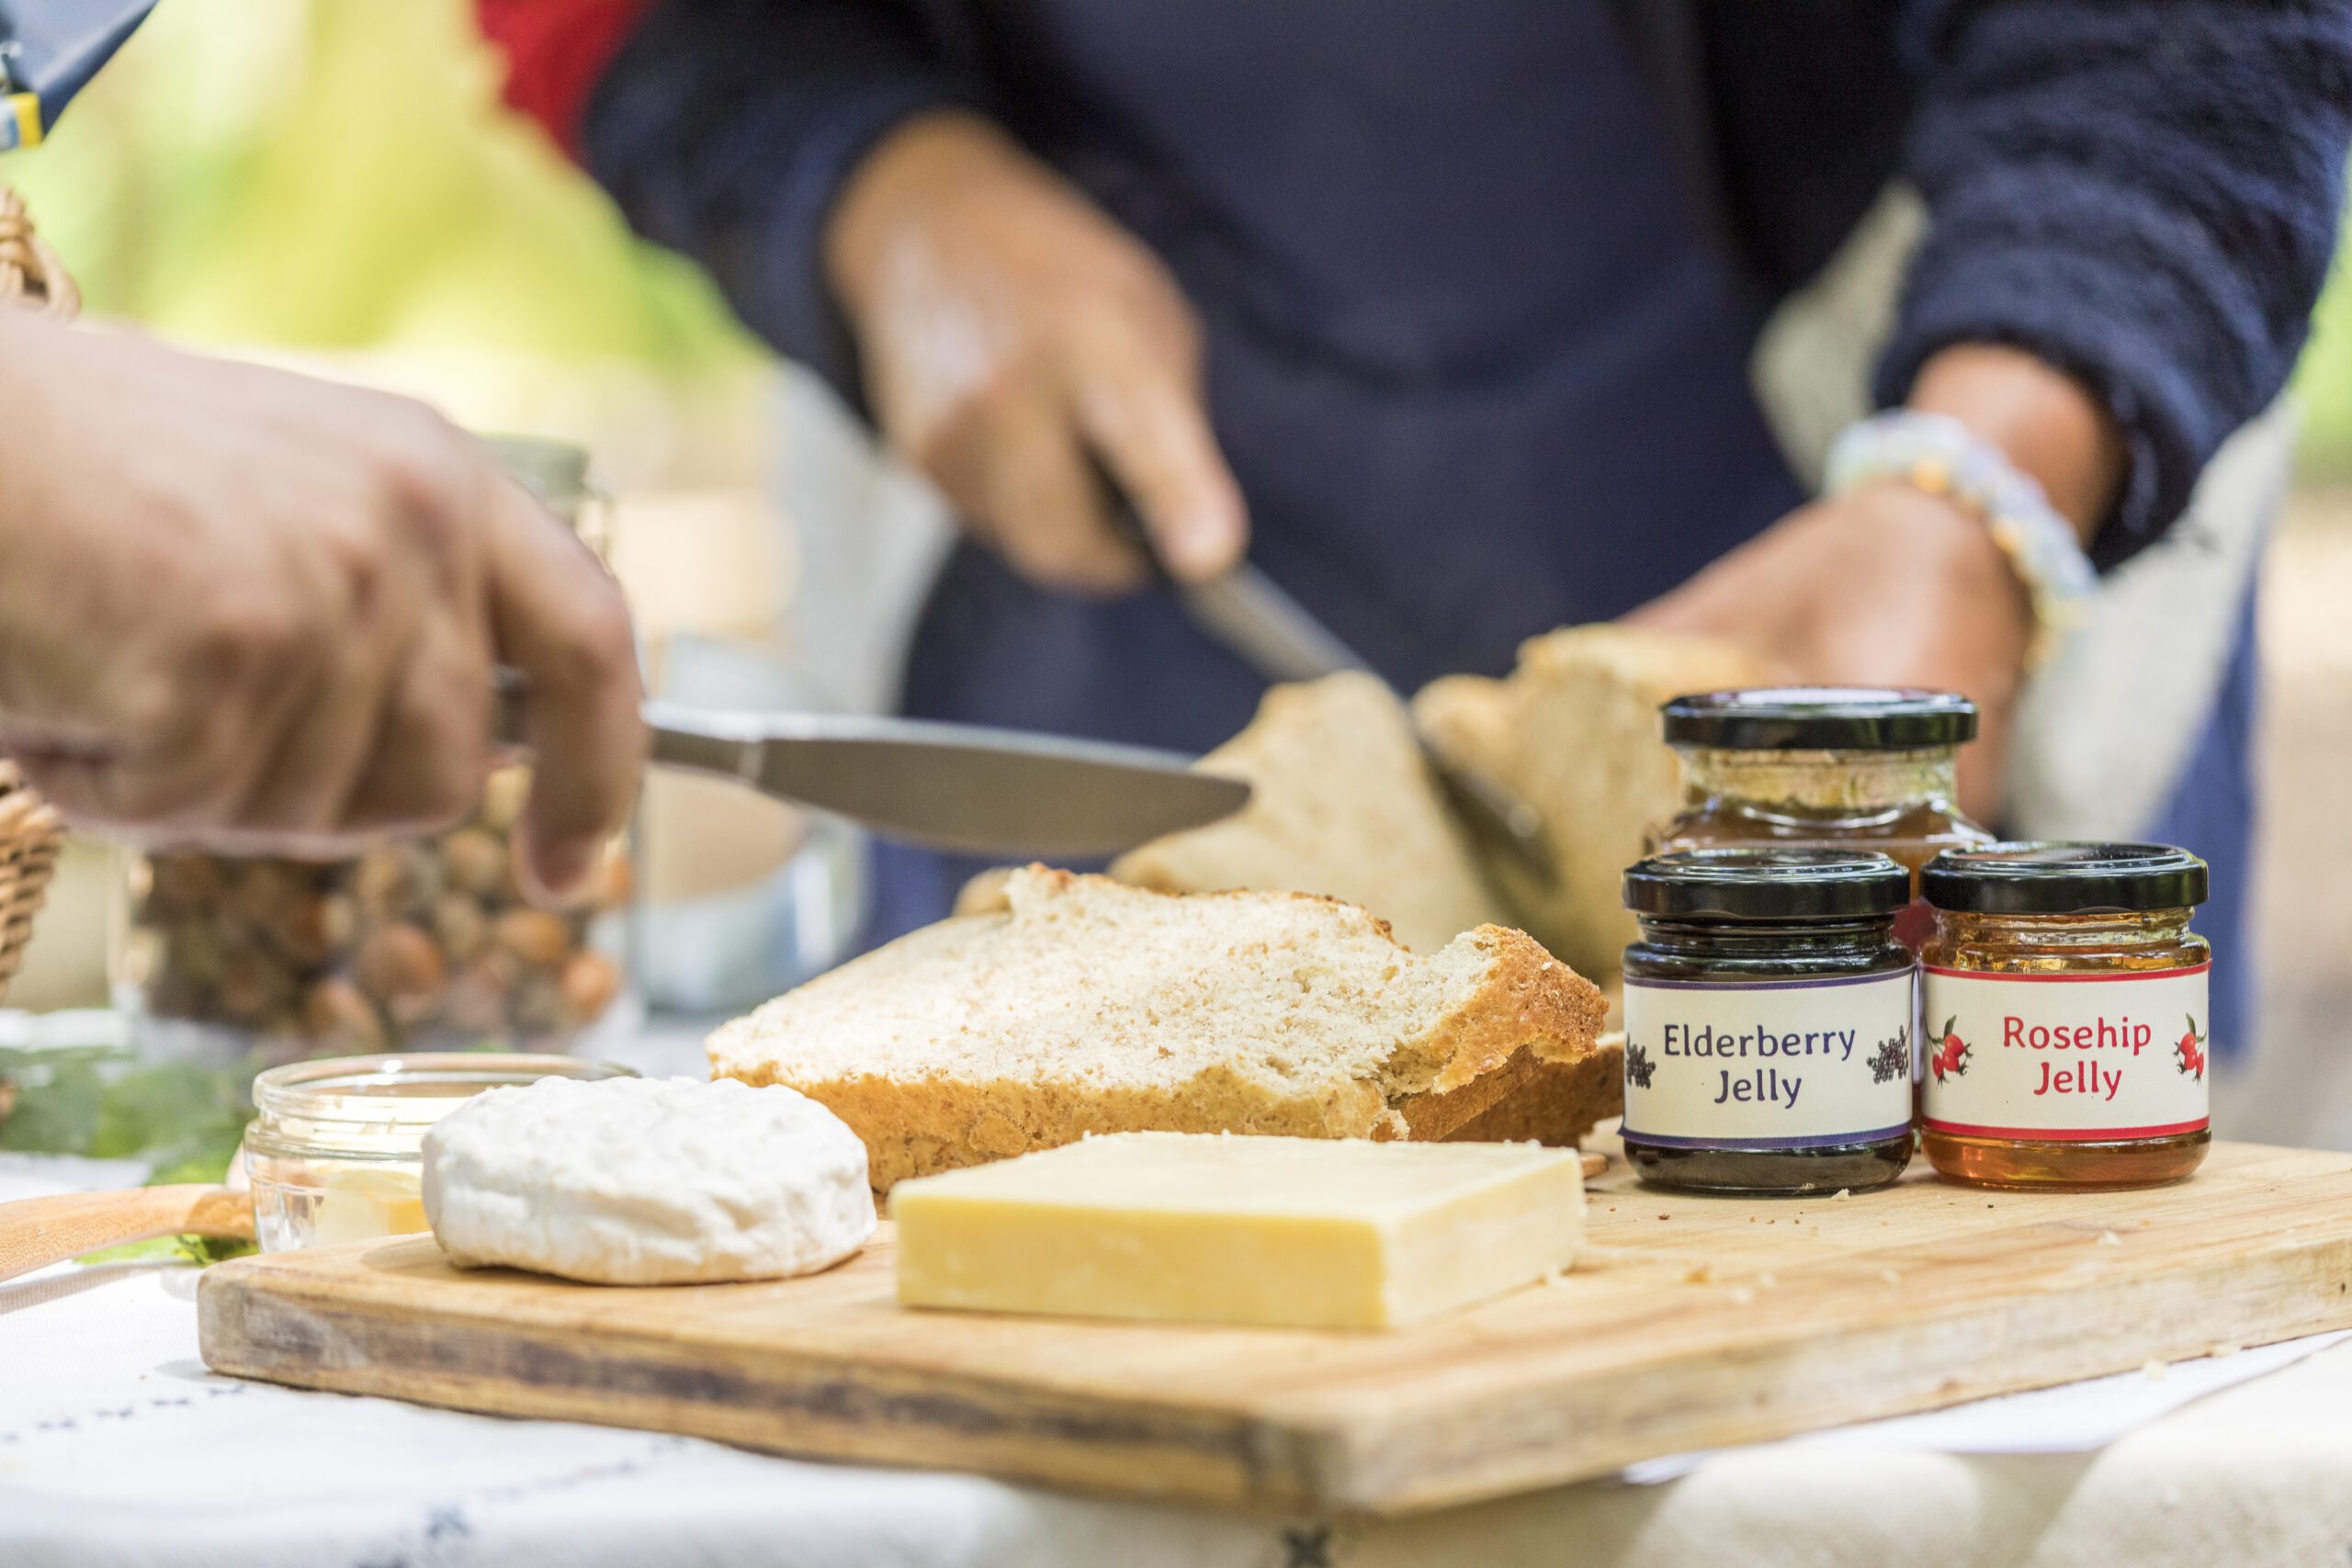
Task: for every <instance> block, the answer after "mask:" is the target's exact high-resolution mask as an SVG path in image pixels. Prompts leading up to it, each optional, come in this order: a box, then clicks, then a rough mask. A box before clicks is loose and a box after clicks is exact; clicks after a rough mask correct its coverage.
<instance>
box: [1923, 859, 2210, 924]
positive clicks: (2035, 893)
mask: <svg viewBox="0 0 2352 1568" xmlns="http://www.w3.org/2000/svg"><path fill="white" fill-rule="evenodd" d="M1919 889H1920V891H1921V893H1923V894H1924V895H1925V896H1926V897H1927V900H1928V903H1930V904H1933V905H1934V906H1935V907H1936V908H1939V909H1958V910H1962V911H1964V912H1966V913H1969V914H1978V915H2097V914H2127V913H2137V912H2141V911H2144V910H2150V909H2186V908H2192V907H2193V906H2195V905H2199V904H2202V903H2203V902H2205V893H2206V886H2205V863H2204V862H2203V861H2201V860H2199V859H2198V858H2197V857H2196V856H2195V855H2193V854H2190V853H2189V852H2188V851H2187V850H2177V849H2175V848H2173V847H2172V846H2171V845H2170V844H2066V843H2034V844H1987V845H1985V847H1984V848H1982V849H1974V850H1946V851H1945V852H1943V853H1941V854H1939V855H1938V856H1937V857H1936V858H1935V859H1933V860H1931V861H1929V862H1928V868H1927V870H1925V871H1923V872H1921V873H1920V874H1919Z"/></svg>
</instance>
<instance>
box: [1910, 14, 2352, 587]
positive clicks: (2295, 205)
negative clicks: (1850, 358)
mask: <svg viewBox="0 0 2352 1568" xmlns="http://www.w3.org/2000/svg"><path fill="white" fill-rule="evenodd" d="M1906 28H1907V31H1906V43H1907V45H1908V46H1909V48H1910V49H1911V51H1913V53H1914V58H1915V60H1916V61H1917V63H1918V64H1920V66H1921V67H1922V68H1923V69H1924V70H1925V71H1926V73H1927V87H1926V93H1925V96H1924V100H1923V103H1922V106H1921V109H1920V112H1919V115H1918V118H1917V120H1916V121H1915V124H1914V129H1913V133H1912V138H1911V143H1910V148H1909V152H1908V156H1907V160H1906V162H1907V166H1908V172H1909V175H1910V178H1911V179H1912V181H1913V182H1914V183H1915V184H1916V185H1917V187H1918V189H1919V190H1920V192H1921V193H1922V195H1923V196H1924V197H1926V199H1927V203H1928V212H1929V224H1928V233H1927V237H1926V239H1925V242H1924V243H1923V245H1922V248H1921V250H1920V252H1919V254H1918V256H1917V260H1916V262H1915V263H1914V265H1913V267H1912V271H1911V274H1910V276H1909V279H1908V281H1907V285H1906V288H1905V295H1904V299H1903V301H1902V306H1901V310H1900V312H1899V316H1898V320H1897V323H1896V327H1895V331H1894V337H1893V339H1892V341H1891V342H1890V344H1888V346H1887V349H1886V352H1885V355H1884V357H1883V360H1882V361H1881V364H1880V367H1879V371H1878V377H1877V393H1878V396H1879V398H1880V400H1882V401H1883V402H1885V403H1889V404H1892V403H1895V402H1899V401H1901V400H1902V399H1903V397H1904V396H1905V393H1906V392H1907V390H1908V389H1909V387H1910V385H1911V382H1912V380H1913V378H1915V377H1916V376H1917V373H1918V370H1919V367H1921V365H1922V364H1923V363H1924V362H1925V361H1926V360H1927V359H1928V357H1929V356H1930V355H1933V354H1934V353H1935V352H1936V351H1937V350H1938V349H1939V348H1941V347H1944V346H1946V345H1947V344H1953V343H1959V342H1967V341H1979V342H1985V341H1989V342H1999V343H2007V344H2017V345H2018V346H2020V347H2023V348H2026V349H2028V350H2030V351H2031V352H2033V353H2034V354H2036V355H2040V356H2041V358H2043V359H2045V360H2047V361H2049V362H2050V363H2052V364H2054V365H2056V366H2058V367H2061V368H2063V369H2064V370H2066V371H2068V372H2070V373H2071V374H2073V375H2074V376H2075V377H2076V378H2079V379H2080V380H2081V381H2082V382H2083V383H2084V384H2085V385H2086V387H2088V388H2089V389H2091V390H2092V392H2093V393H2094V394H2095V395H2096V396H2097V397H2098V399H2099V400H2101V401H2102V402H2103V403H2104V404H2105V405H2106V407H2107V409H2108V410H2109V412H2110V413H2111V414H2112V415H2113V417H2114V418H2115V420H2116V422H2117V423H2118V424H2119V425H2120V427H2121V429H2122V431H2123V434H2124V436H2125V440H2126V443H2127V446H2128V448H2129V454H2130V472H2129V476H2128V479H2127V480H2126V485H2125V491H2124V494H2123V497H2122V499H2121V502H2120V504H2119V507H2118V509H2117V513H2116V515H2115V516H2114V518H2113V519H2111V520H2110V522H2109V525H2108V526H2107V528H2106V529H2105V530H2104V532H2103V533H2102V535H2101V536H2100V539H2099V543H2098V549H2097V550H2096V551H2095V552H2094V554H2095V556H2096V557H2097V558H2098V559H2099V560H2100V563H2101V564H2102V565H2111V564H2113V563H2114V562H2116V561H2119V560H2120V559H2122V558H2124V557H2126V556H2128V555H2130V554H2131V552H2132V551H2134V550H2136V549H2137V548H2139V547H2141V546H2143V545H2144V544H2146V543H2147V542H2148V541H2149V540H2151V539H2152V538H2154V536H2156V535H2157V534H2158V533H2160V532H2161V531H2162V530H2163V529H2164V528H2165V525H2168V524H2169V523H2170V522H2171V521H2172V520H2173V519H2174V518H2176V517H2177V516H2178V515H2179V513H2181V511H2182V510H2183V509H2184V508H2185V507H2186V506H2187V504H2188V497H2189V492H2190V491H2191V489H2192V488H2193V487H2194V486H2195V484H2196V481H2197V477H2198V475H2199V472H2200V471H2201V470H2202V468H2204V466H2205V464H2206V462H2207V461H2208V459H2210V458H2211V457H2212V455H2213V453H2214V451H2215V449H2216V448H2217V447H2219V446H2221V444H2222V441H2223V440H2224V439H2225V438H2226V437H2227V436H2228V435H2229V434H2231V432H2233V430H2235V429H2236V428H2237V427H2238V426H2239V425H2240V424H2242V423H2245V421H2246V420H2248V419H2250V418H2252V417H2253V416H2254V415H2255V414H2256V413H2258V412H2261V410H2262V409H2263V408H2264V406H2265V405H2267V403H2268V402H2269V401H2270V400H2272V399H2273V398H2275V397H2276V396H2277V395H2278V391H2279V389H2281V388H2282V387H2283V386H2284V385H2285V384H2286V380H2287V377H2288V374H2289V372H2290V370H2291V369H2292V367H2293V366H2294V362H2295V356H2296V354H2297V351H2298V350H2299V349H2300V348H2301V344H2302V342H2303V338H2304V334H2305V333H2306V331H2307V328H2308V322H2309V318H2310V313H2311V309H2312V302H2313V301H2314V299H2316V298H2317V296H2318V293H2319V288H2320V285H2321V283H2322V281H2323V279H2324V276H2325V275H2326V271H2327V265H2328V257H2329V254H2330V252H2331V250H2332V248H2333V245H2334V243H2335V235H2336V226H2337V212H2338V204H2339V200H2340V197H2341V196H2342V192H2343V188H2344V178H2345V152H2346V142H2347V140H2352V4H2346V3H2345V0H1979V3H1973V4H1971V3H1968V0H1933V3H1927V4H1917V3H1915V4H1913V5H1912V6H1910V11H1909V15H1908V17H1907V18H1906Z"/></svg>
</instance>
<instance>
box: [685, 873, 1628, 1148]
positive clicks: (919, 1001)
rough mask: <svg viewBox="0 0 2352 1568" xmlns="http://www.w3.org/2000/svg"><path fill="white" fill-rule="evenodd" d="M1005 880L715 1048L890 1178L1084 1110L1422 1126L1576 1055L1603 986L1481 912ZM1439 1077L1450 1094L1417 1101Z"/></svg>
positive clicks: (1058, 876)
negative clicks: (1491, 1084) (1436, 920)
mask: <svg viewBox="0 0 2352 1568" xmlns="http://www.w3.org/2000/svg"><path fill="white" fill-rule="evenodd" d="M1002 899H1003V907H1002V908H1001V909H1000V910H998V911H996V912H992V913H982V914H974V915H963V916H956V917H953V918H951V919H946V920H943V921H941V922H940V923H938V924H937V925H933V926H928V927H925V928H924V929H923V930H922V931H915V932H913V933H911V934H910V935H908V936H905V937H902V938H900V939H899V941H897V942H892V943H890V944H889V945H888V946H887V947H883V948H881V949H879V950H877V951H876V952H874V953H868V954H866V955H865V957H863V958H860V959H857V960H854V962H852V963H849V964H843V965H842V967H841V968H839V969H836V970H834V971H833V972H832V973H831V974H829V975H825V976H820V978H818V979H816V980H812V981H810V982H809V984H807V985H805V986H802V987H799V988H798V989H797V990H795V991H791V992H789V993H787V994H786V995H785V996H782V997H779V998H776V999H775V1001H772V1002H770V1003H768V1004H767V1005H766V1006H765V1007H763V1008H761V1009H760V1010H758V1011H756V1012H754V1013H752V1015H751V1016H750V1017H748V1018H743V1019H738V1020H736V1021H734V1022H732V1023H729V1024H728V1025H726V1026H725V1027H723V1028H721V1029H720V1030H719V1031H718V1032H717V1033H715V1034H714V1035H712V1036H711V1039H710V1047H709V1048H710V1058H711V1065H712V1067H713V1069H714V1070H715V1071H716V1072H717V1073H718V1074H719V1075H721V1076H722V1077H732V1078H740V1079H741V1080H742V1081H744V1082H746V1083H752V1084H775V1083H780V1084H786V1085H788V1086H790V1087H791V1088H794V1089H798V1090H800V1091H801V1092H802V1093H804V1094H807V1095H809V1096H810V1097H811V1098H812V1099H815V1100H820V1101H821V1102H823V1103H824V1104H825V1105H827V1106H828V1107H830V1108H831V1110H832V1111H833V1112H834V1113H835V1114H837V1115H838V1116H840V1117H841V1118H842V1120H843V1121H845V1122H848V1123H849V1124H850V1126H851V1127H852V1128H854V1130H855V1131H856V1132H857V1134H858V1135H859V1137H861V1138H862V1139H864V1140H865V1145H866V1150H867V1154H868V1156H869V1161H870V1166H871V1172H872V1179H873V1182H874V1185H875V1186H876V1188H878V1189H881V1190H888V1189H889V1188H890V1187H891V1186H892V1185H893V1184H894V1183H896V1182H899V1181H902V1180H904V1179H907V1178H909V1177H912V1176H923V1175H929V1174H931V1173H933V1172H934V1171H941V1170H949V1169H953V1168H956V1167H959V1166H967V1165H974V1164H978V1163H979V1162H981V1161H985V1160H990V1159H1000V1158H1004V1157H1007V1156H1012V1155H1017V1154H1023V1153H1025V1152H1027V1151H1029V1150H1031V1149H1041V1148H1050V1147H1053V1146H1055V1145H1060V1144H1066V1143H1070V1142H1073V1141H1074V1140H1076V1139H1078V1138H1080V1137H1081V1136H1084V1135H1086V1134H1095V1133H1114V1132H1143V1131H1167V1132H1202V1133H1215V1132H1234V1133H1259V1134H1288V1135H1293V1136H1302V1137H1328V1138H1349V1137H1356V1138H1361V1137H1382V1138H1393V1137H1401V1136H1416V1137H1441V1136H1444V1135H1446V1134H1448V1133H1451V1132H1453V1130H1454V1129H1455V1128H1456V1127H1457V1126H1458V1125H1459V1124H1461V1123H1462V1122H1464V1119H1465V1116H1476V1115H1478V1114H1480V1113H1489V1114H1490V1113H1491V1108H1492V1107H1493V1105H1494V1099H1493V1097H1492V1096H1491V1095H1488V1096H1483V1097H1482V1096H1481V1095H1479V1094H1478V1093H1476V1092H1475V1090H1476V1086H1477V1085H1478V1083H1479V1081H1480V1080H1481V1079H1482V1078H1487V1077H1490V1076H1492V1075H1495V1074H1498V1073H1500V1072H1502V1071H1503V1070H1504V1069H1505V1068H1507V1067H1509V1066H1511V1065H1512V1064H1513V1063H1514V1061H1515V1059H1517V1058H1519V1057H1520V1056H1521V1054H1522V1053H1524V1054H1525V1055H1527V1057H1528V1058H1529V1060H1530V1061H1535V1062H1542V1063H1555V1064H1579V1063H1582V1062H1584V1061H1585V1060H1586V1059H1587V1058H1589V1057H1591V1056H1593V1055H1594V1054H1595V1045H1594V1041H1595V1035H1596V1034H1597V1033H1598V1032H1599V1030H1600V1021H1601V1016H1602V1012H1603V1003H1602V1000H1601V998H1600V992H1599V991H1598V990H1597V989H1595V988H1594V987H1593V986H1592V985H1591V983H1590V982H1589V981H1587V980H1585V979H1584V978H1583V977H1582V976H1578V975H1577V974H1576V973H1575V972H1574V971H1572V970H1571V969H1569V968H1568V966H1567V965H1566V964H1562V963H1560V962H1559V961H1558V960H1557V959H1555V958H1554V957H1552V956H1551V954H1549V953H1546V952H1544V949H1543V948H1542V947H1541V946H1539V945H1538V944H1537V943H1536V942H1534V941H1533V940H1532V938H1530V937H1528V936H1526V935H1525V934H1524V933H1522V932H1520V931H1510V930H1508V929H1506V928H1503V927H1500V926H1494V925H1482V926H1479V927H1477V928H1476V930H1473V931H1465V932H1464V933H1463V934H1462V935H1460V936H1458V937H1456V938H1455V939H1454V940H1453V942H1450V943H1448V944H1447V945H1446V946H1445V947H1444V948H1443V949H1442V950H1441V951H1439V952H1437V953H1432V954H1430V955H1429V956H1427V957H1419V956H1416V955H1415V954H1413V953H1409V952H1408V951H1407V950H1406V949H1404V948H1403V947H1401V946H1399V945H1398V944H1397V941H1396V939H1395V938H1394V937H1393V936H1392V935H1391V934H1390V931H1389V929H1388V927H1387V925H1386V924H1385V922H1384V921H1382V920H1381V919H1378V918H1376V917H1374V916H1373V915H1371V914H1369V913H1367V912H1366V911H1364V910H1363V909H1361V908H1356V907H1354V906H1352V905H1349V904H1343V903H1340V902H1339V901H1338V900H1336V899H1332V898H1326V897H1313V896H1309V895H1305V894H1295V893H1249V892H1230V893H1211V894H1193V895H1176V894H1167V893H1159V892H1154V891H1151V890H1148V889H1144V888H1136V887H1128V886H1123V885H1121V884H1120V883H1118V882H1115V881H1114V880H1112V879H1111V878H1109V877H1103V876H1084V875H1076V874H1070V873H1068V872H1061V871H1053V870H1049V869H1047V868H1046V867H1044V866H1029V867H1025V868H1023V869H1021V870H1019V871H1015V872H1013V873H1012V874H1011V875H1009V876H1008V877H1007V878H1006V879H1005V881H1004V884H1003V887H1002ZM1456 1096H1459V1097H1460V1099H1459V1100H1458V1103H1459V1104H1460V1105H1462V1106H1463V1107H1464V1114H1457V1115H1452V1116H1441V1115H1430V1114H1428V1113H1427V1111H1426V1108H1427V1107H1428V1106H1430V1104H1431V1103H1432V1102H1442V1101H1445V1100H1452V1099H1453V1097H1456ZM1505 1103H1508V1101H1507V1100H1506V1101H1505ZM1417 1123H1419V1124H1418V1125H1417Z"/></svg>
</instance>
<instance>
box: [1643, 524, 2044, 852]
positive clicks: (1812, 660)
mask: <svg viewBox="0 0 2352 1568" xmlns="http://www.w3.org/2000/svg"><path fill="white" fill-rule="evenodd" d="M1627 619H1628V620H1630V621H1633V622H1635V623H1638V624H1641V625H1645V626H1657V627H1659V628H1661V629H1664V630H1668V631H1681V632H1691V633H1696V634H1700V635H1703V636H1709V637H1720V638H1722V639H1724V641H1727V642H1732V643H1736V644H1738V645H1739V646H1741V647H1744V648H1746V649H1749V650H1751V651H1753V652H1756V653H1758V654H1761V655H1762V656H1763V657H1765V658H1766V659H1768V660H1771V661H1772V662H1774V663H1775V664H1778V665H1779V666H1781V668H1783V669H1784V670H1785V671H1787V672H1788V674H1789V677H1790V678H1791V679H1793V680H1798V681H1803V682H1808V683H1815V684H1824V685H1854V686H1924V687H1928V688H1931V689H1934V690H1938V691H1947V692H1960V693H1963V694H1966V695H1967V696H1969V697H1970V698H1972V699H1973V701H1974V702H1975V704H1976V705H1977V708H1978V710H1979V715H1980V718H1979V728H1978V734H1977V741H1976V743H1975V744H1974V745H1972V746H1970V747H1968V748H1966V749H1965V750H1962V753H1961V759H1962V776H1961V793H1962V800H1963V802H1964V804H1965V805H1966V806H1967V807H1968V809H1969V811H1970V814H1971V815H1973V816H1982V815H1984V814H1985V812H1986V811H1987V810H1988V809H1989V807H1991V806H1993V805H1994V804H1995V803H1996V800H1997V795H1998V787H1999V781H2000V777H2001V768H2002V765H2003V762H2004V760H2005V759H2006V757H2007V742H2008V724H2009V715H2010V712H2011V710H2012V708H2013V707H2014V706H2015V705H2016V702H2017V696H2018V688H2019V687H2020V685H2021V684H2022V682H2023V681H2024V674H2025V662H2026V655H2027V652H2028V650H2029V649H2030V647H2031V644H2032V639H2033V611H2032V607H2031V605H2030V603H2029V602H2028V600H2027V597H2026V592H2025V589H2024V587H2023V586H2022V585H2021V584H2020V583H2019V582H2018V579H2017V575H2016V574H2015V573H2014V572H2012V571H2011V570H2009V564H2008V558H2007V557H2006V556H2004V555H2003V554H2002V553H2001V551H2000V547H1998V546H1996V545H1995V544H1994V543H1993V537H1992V535H1991V534H1990V532H1988V531H1987V530H1986V528H1985V525H1984V523H1983V522H1982V521H1980V520H1979V519H1977V518H1976V517H1973V516H1972V515H1970V514H1969V513H1966V512H1963V511H1962V510H1961V509H1960V508H1959V507H1957V506H1954V505H1953V504H1951V502H1946V501H1942V500H1939V499H1938V498H1937V497H1935V496H1932V495H1928V493H1926V492H1925V491H1917V490H1913V489H1911V488H1910V487H1908V486H1906V485H1901V484H1892V483H1890V484H1875V485H1864V486H1862V487H1860V488H1859V489H1857V490H1854V491H1849V493H1847V494H1845V495H1843V496H1838V497H1835V498H1833V499H1831V500H1827V501H1822V502H1815V504H1813V505H1811V506H1807V507H1804V508H1802V509H1800V510H1799V511H1796V512H1793V513H1790V514H1789V515H1788V516H1787V517H1785V518H1783V519H1782V520H1781V522H1779V523H1777V524H1775V525H1772V526H1771V527H1770V528H1769V529H1767V530H1766V531H1765V532H1764V533H1762V534H1761V535H1759V536H1757V537H1756V538H1755V539H1753V540H1751V541H1749V542H1748V543H1747V544H1746V545H1743V546H1741V547H1739V548H1738V549H1736V550H1734V551H1732V552H1731V553H1730V554H1729V555H1727V556H1724V558H1722V559H1720V560H1718V561H1716V562H1715V563H1714V564H1713V565H1712V566H1710V567H1708V568H1707V569H1706V570H1704V571H1702V572H1700V573H1699V574H1698V575H1697V576H1696V577H1693V578H1692V579H1691V581H1688V582H1686V583H1684V584H1683V585H1682V586H1681V587H1679V588H1678V589H1676V590H1675V591H1674V592H1671V593H1668V594H1667V595H1665V596H1664V597H1662V598H1658V599H1654V600H1652V601H1651V602H1650V603H1649V604H1645V605H1644V606H1642V608H1640V609H1639V610H1636V611H1634V614H1633V615H1630V616H1628V617H1627Z"/></svg>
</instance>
